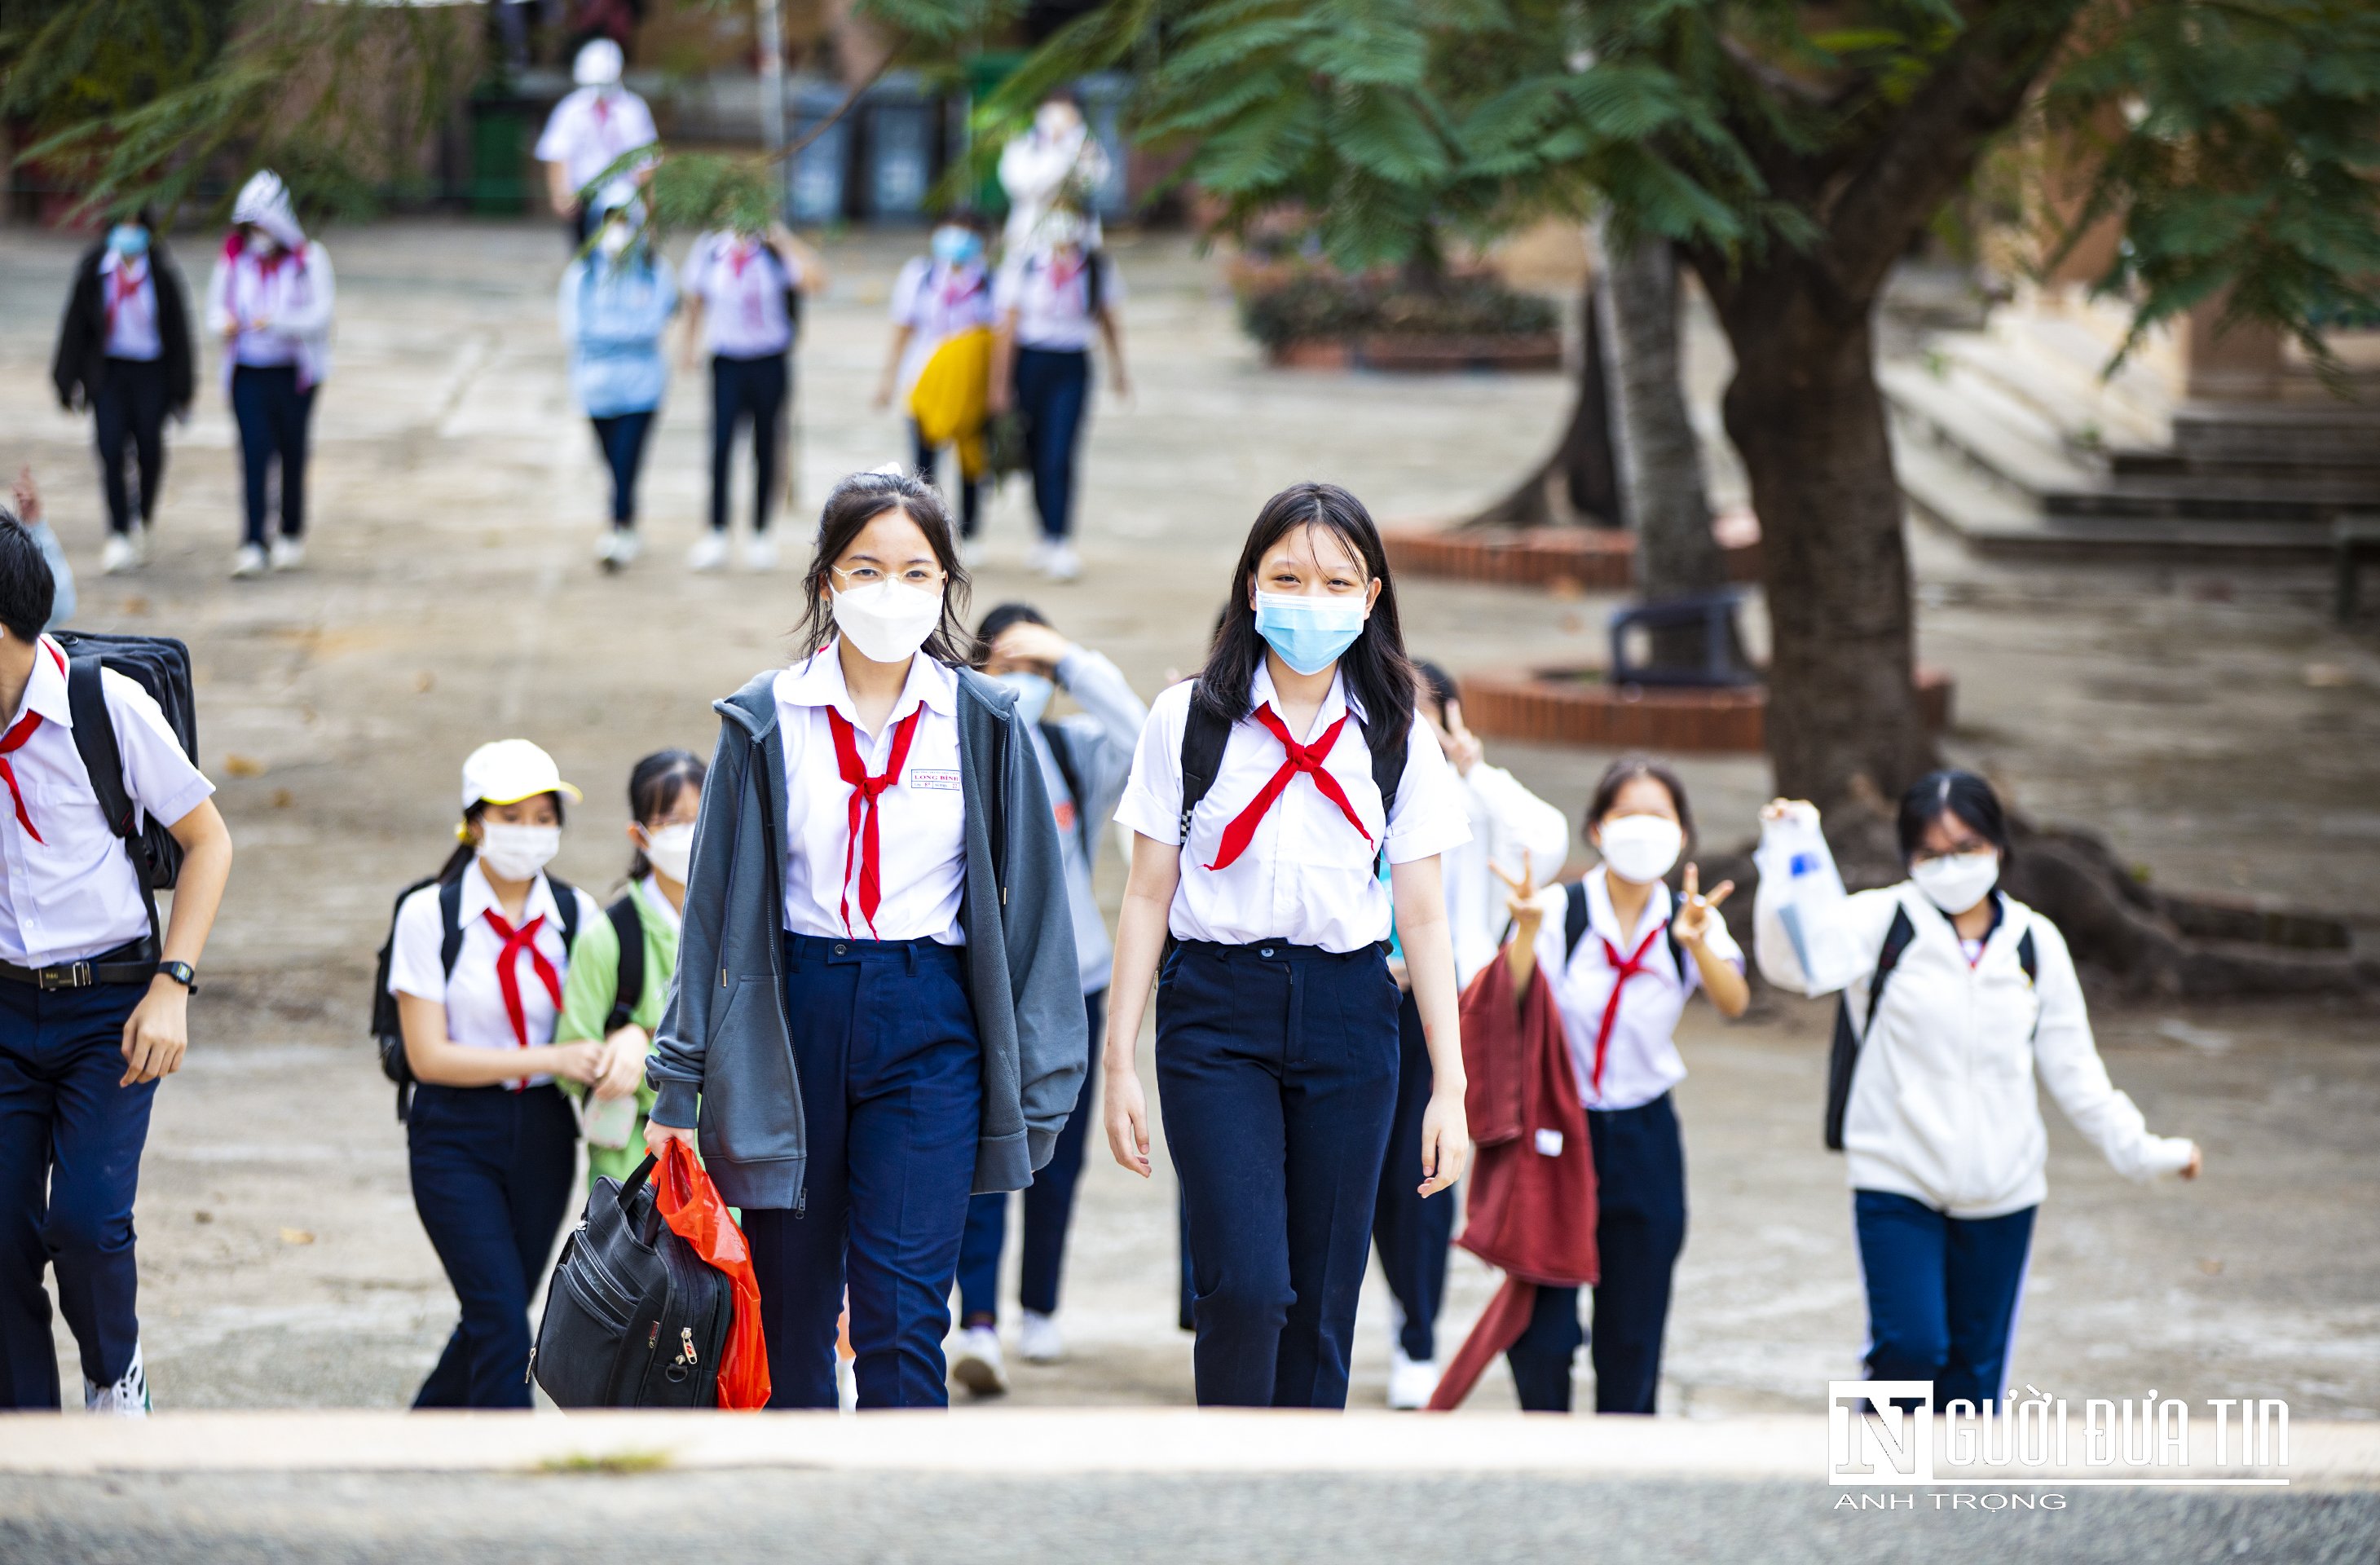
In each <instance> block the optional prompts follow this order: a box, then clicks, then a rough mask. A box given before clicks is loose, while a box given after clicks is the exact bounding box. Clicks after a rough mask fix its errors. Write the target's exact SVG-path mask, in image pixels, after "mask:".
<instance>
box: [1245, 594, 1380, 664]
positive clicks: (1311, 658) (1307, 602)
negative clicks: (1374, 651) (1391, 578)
mask: <svg viewBox="0 0 2380 1565" xmlns="http://www.w3.org/2000/svg"><path fill="white" fill-rule="evenodd" d="M1368 610H1369V605H1368V604H1366V602H1365V601H1364V600H1363V599H1362V598H1359V597H1352V596H1351V597H1346V598H1308V597H1305V595H1303V594H1301V593H1294V592H1258V593H1257V635H1258V636H1261V637H1264V638H1265V641H1266V642H1267V644H1269V646H1270V647H1271V648H1272V649H1273V650H1274V651H1276V652H1279V653H1280V654H1281V661H1282V662H1285V663H1287V664H1288V665H1289V666H1290V667H1292V668H1293V669H1295V670H1296V671H1297V672H1298V673H1321V672H1322V671H1323V670H1324V669H1327V668H1329V667H1330V665H1331V664H1332V663H1335V662H1337V661H1339V658H1340V655H1341V654H1342V653H1343V652H1345V651H1346V650H1347V649H1348V648H1350V647H1353V646H1354V644H1355V637H1359V636H1361V635H1363V634H1364V617H1365V615H1366V613H1367V612H1368Z"/></svg>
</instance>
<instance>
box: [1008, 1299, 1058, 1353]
mask: <svg viewBox="0 0 2380 1565" xmlns="http://www.w3.org/2000/svg"><path fill="white" fill-rule="evenodd" d="M1016 1351H1017V1352H1018V1353H1022V1354H1024V1355H1025V1362H1026V1363H1027V1364H1055V1363H1057V1362H1058V1361H1059V1360H1060V1359H1062V1358H1064V1357H1065V1356H1066V1339H1065V1336H1064V1334H1063V1333H1062V1332H1061V1331H1060V1330H1059V1329H1058V1317H1057V1316H1054V1315H1043V1314H1042V1313H1041V1312H1040V1311H1039V1310H1026V1312H1025V1316H1024V1318H1023V1319H1021V1320H1019V1321H1018V1322H1017V1323H1016Z"/></svg>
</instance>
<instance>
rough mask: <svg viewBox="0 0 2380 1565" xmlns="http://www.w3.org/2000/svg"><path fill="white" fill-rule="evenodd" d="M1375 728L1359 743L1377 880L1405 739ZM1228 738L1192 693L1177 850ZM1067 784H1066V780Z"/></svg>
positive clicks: (1219, 766)
mask: <svg viewBox="0 0 2380 1565" xmlns="http://www.w3.org/2000/svg"><path fill="white" fill-rule="evenodd" d="M1382 726H1385V725H1383V724H1377V723H1368V722H1367V723H1366V724H1365V725H1364V741H1365V743H1366V745H1367V746H1370V748H1371V752H1372V786H1374V787H1375V788H1378V790H1379V791H1380V822H1381V824H1380V841H1379V843H1378V846H1377V848H1375V850H1374V851H1373V854H1372V870H1373V873H1375V874H1378V872H1379V867H1380V860H1381V858H1382V857H1383V856H1385V855H1387V853H1388V851H1389V841H1388V839H1389V829H1388V821H1389V819H1390V818H1391V817H1393V816H1394V815H1395V814H1396V813H1397V784H1398V783H1399V782H1403V781H1404V775H1405V746H1407V744H1408V743H1410V736H1409V735H1407V734H1378V733H1377V732H1376V730H1377V729H1378V728H1380V727H1382ZM1231 737H1232V725H1231V724H1230V723H1228V722H1224V721H1223V720H1222V719H1221V718H1219V717H1217V716H1216V715H1215V714H1214V713H1213V712H1211V711H1208V710H1207V709H1206V708H1204V707H1203V706H1201V705H1199V703H1198V695H1197V692H1196V689H1193V690H1192V691H1191V695H1190V713H1189V720H1188V721H1187V722H1184V724H1183V726H1182V820H1181V832H1182V844H1183V846H1184V847H1185V848H1186V847H1188V846H1189V843H1190V812H1191V811H1192V810H1195V809H1196V808H1197V807H1198V801H1199V800H1201V799H1203V798H1205V797H1206V796H1207V793H1208V790H1209V789H1211V788H1212V787H1214V785H1215V776H1216V774H1217V773H1218V772H1220V771H1221V770H1223V746H1224V745H1225V744H1226V743H1228V742H1229V741H1230V739H1231ZM1068 781H1069V782H1071V781H1072V779H1071V778H1070V779H1069V780H1068Z"/></svg>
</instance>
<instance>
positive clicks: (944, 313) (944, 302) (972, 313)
mask: <svg viewBox="0 0 2380 1565" xmlns="http://www.w3.org/2000/svg"><path fill="white" fill-rule="evenodd" d="M991 323H992V319H991V279H990V277H989V276H987V275H985V273H984V270H983V267H982V266H981V264H980V263H977V264H971V265H967V266H945V265H943V264H942V263H941V261H934V260H932V259H930V258H929V257H926V256H917V257H913V258H912V259H911V260H909V261H907V262H905V263H904V264H903V266H902V268H901V273H900V275H899V276H897V277H895V278H894V279H893V280H892V324H894V325H895V326H906V327H908V328H909V342H908V346H905V347H904V348H903V349H902V350H901V370H900V386H901V394H902V396H904V397H906V396H907V395H908V394H909V391H910V388H911V387H913V386H915V385H916V384H917V376H918V375H919V374H920V373H921V372H922V371H923V370H925V368H926V361H927V360H928V359H929V358H933V357H934V350H935V349H936V348H938V347H940V346H942V345H943V344H944V343H946V342H948V341H950V340H951V339H952V338H953V337H955V336H957V335H958V334H960V333H961V332H965V331H970V330H973V329H974V328H976V327H978V326H990V324H991Z"/></svg>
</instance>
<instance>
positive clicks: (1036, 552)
mask: <svg viewBox="0 0 2380 1565" xmlns="http://www.w3.org/2000/svg"><path fill="white" fill-rule="evenodd" d="M1025 568H1026V570H1028V571H1031V572H1032V573H1033V574H1034V575H1036V576H1038V575H1040V574H1041V573H1042V572H1044V571H1046V570H1048V569H1049V568H1050V540H1049V539H1048V538H1047V537H1046V536H1044V535H1042V534H1040V533H1036V534H1034V535H1033V546H1032V547H1031V548H1029V549H1027V550H1026V552H1025Z"/></svg>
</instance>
